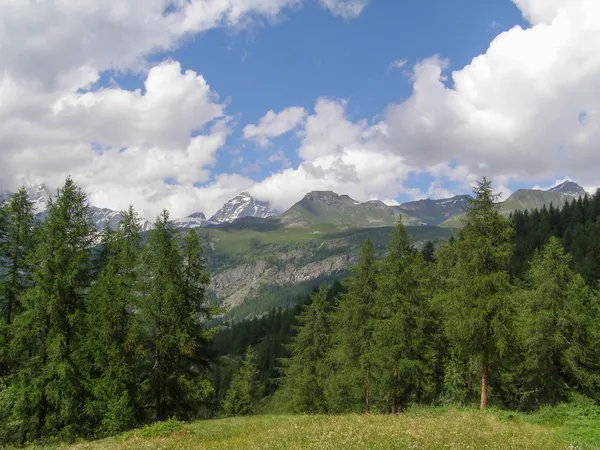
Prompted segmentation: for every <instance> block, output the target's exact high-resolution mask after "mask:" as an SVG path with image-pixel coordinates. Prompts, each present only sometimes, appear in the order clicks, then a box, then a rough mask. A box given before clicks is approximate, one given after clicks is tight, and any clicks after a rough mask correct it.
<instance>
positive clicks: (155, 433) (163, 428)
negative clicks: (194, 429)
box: [127, 419, 185, 439]
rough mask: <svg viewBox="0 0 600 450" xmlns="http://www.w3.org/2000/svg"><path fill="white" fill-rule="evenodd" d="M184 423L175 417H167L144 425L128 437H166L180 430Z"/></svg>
mask: <svg viewBox="0 0 600 450" xmlns="http://www.w3.org/2000/svg"><path fill="white" fill-rule="evenodd" d="M184 425H185V423H184V422H181V421H180V420H177V419H168V420H163V421H160V422H155V423H153V424H150V425H146V426H144V427H142V428H140V429H139V430H136V431H134V432H131V433H129V434H128V436H127V437H128V438H138V439H155V438H167V437H170V436H172V435H173V434H175V433H178V432H180V431H181V430H182V429H183V427H184Z"/></svg>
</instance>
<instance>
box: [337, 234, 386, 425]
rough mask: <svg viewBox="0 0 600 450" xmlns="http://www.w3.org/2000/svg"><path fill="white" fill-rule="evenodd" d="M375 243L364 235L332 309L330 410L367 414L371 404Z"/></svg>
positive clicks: (376, 267) (376, 272) (373, 365)
mask: <svg viewBox="0 0 600 450" xmlns="http://www.w3.org/2000/svg"><path fill="white" fill-rule="evenodd" d="M376 256H377V250H376V248H375V244H374V243H373V241H372V240H371V239H370V238H367V239H366V240H365V242H364V243H363V244H362V245H361V247H360V251H359V255H358V261H357V263H356V264H355V265H354V266H353V267H352V268H351V275H350V276H349V277H348V278H347V279H346V280H345V282H344V286H345V288H346V289H347V292H346V293H345V294H342V295H341V296H340V298H339V300H338V303H337V305H336V307H335V309H334V311H333V312H332V319H331V320H332V330H333V332H332V339H333V348H332V349H331V351H330V352H329V353H328V359H329V361H330V363H331V364H332V367H333V371H334V373H333V374H332V375H331V376H330V377H329V380H328V384H329V385H328V389H327V392H328V394H327V396H328V404H329V405H330V409H332V410H334V411H337V410H341V411H344V410H352V409H354V410H357V409H362V410H363V411H364V412H366V413H368V412H369V411H370V408H371V403H372V389H373V377H374V368H375V363H374V361H373V352H372V351H373V346H374V336H373V323H372V320H371V319H372V317H373V307H374V304H375V298H376V295H377V278H378V275H377V274H378V261H377V258H376Z"/></svg>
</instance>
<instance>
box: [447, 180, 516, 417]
mask: <svg viewBox="0 0 600 450" xmlns="http://www.w3.org/2000/svg"><path fill="white" fill-rule="evenodd" d="M474 194H475V198H474V199H473V200H471V201H470V204H469V206H468V209H467V211H466V218H465V226H464V228H463V229H462V230H461V231H460V233H459V236H458V239H456V241H455V242H453V243H452V244H451V245H449V246H448V248H447V249H446V250H448V251H445V252H443V254H444V256H445V257H446V258H449V259H451V260H452V261H451V262H450V263H448V264H446V266H447V271H446V272H445V273H444V275H443V276H444V285H443V287H442V290H441V294H440V296H441V299H440V300H441V302H440V304H442V305H443V307H444V314H445V315H446V324H445V329H446V332H447V334H448V336H449V338H450V339H451V340H452V341H453V342H454V344H455V345H456V346H458V347H462V350H463V353H465V354H468V355H470V356H471V357H473V358H476V359H478V360H479V361H481V366H480V368H481V402H480V405H481V408H482V409H483V408H485V407H486V405H487V400H488V383H489V368H490V361H492V360H494V359H496V358H498V357H499V356H501V355H502V354H503V352H504V351H505V349H506V348H507V345H508V343H509V341H510V339H511V334H512V332H513V324H512V321H513V319H514V305H513V302H512V296H511V283H510V277H509V274H508V265H509V260H510V257H511V253H512V245H511V243H510V239H511V236H512V228H511V226H510V224H509V222H508V221H507V220H505V219H504V218H503V217H502V216H501V215H500V213H499V212H498V208H497V205H496V204H495V200H496V199H497V196H496V195H494V194H493V192H492V184H491V182H490V181H488V180H487V179H486V178H483V179H482V180H481V181H478V182H477V186H476V187H475V189H474Z"/></svg>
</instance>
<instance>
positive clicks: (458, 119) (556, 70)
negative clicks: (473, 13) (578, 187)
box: [386, 0, 600, 183]
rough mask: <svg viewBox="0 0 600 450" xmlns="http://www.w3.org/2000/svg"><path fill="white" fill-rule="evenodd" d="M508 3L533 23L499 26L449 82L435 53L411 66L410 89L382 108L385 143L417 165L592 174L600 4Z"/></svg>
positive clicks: (494, 172) (499, 173)
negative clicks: (387, 139)
mask: <svg viewBox="0 0 600 450" xmlns="http://www.w3.org/2000/svg"><path fill="white" fill-rule="evenodd" d="M516 3H517V5H518V6H520V7H521V8H523V12H524V14H526V15H527V17H530V20H531V21H532V22H533V23H535V25H534V26H533V27H532V28H529V29H526V30H523V29H521V28H520V27H514V28H513V29H511V30H509V31H507V32H504V33H501V34H500V35H499V36H497V37H496V38H495V39H494V40H493V42H492V43H491V44H490V46H489V48H488V50H487V52H486V53H485V54H483V55H480V56H478V57H476V58H474V59H473V61H472V62H471V63H470V64H469V65H467V66H466V67H464V68H463V69H461V70H457V71H454V72H453V73H452V74H451V81H452V83H451V84H450V83H448V80H446V79H445V76H444V75H443V73H444V70H445V68H446V67H447V63H446V62H445V61H444V60H441V59H440V58H435V57H434V58H431V59H427V60H424V61H422V62H420V63H419V64H417V65H416V66H415V68H414V80H415V81H414V86H413V94H412V96H411V97H410V98H409V99H408V100H406V101H405V102H403V103H400V104H397V105H392V106H391V107H390V108H389V109H388V111H387V114H386V123H387V125H388V127H389V136H390V146H392V147H393V148H395V149H397V151H398V152H399V153H400V154H402V156H404V157H405V158H407V162H409V163H410V164H411V165H412V166H414V167H415V168H420V169H421V170H427V168H428V167H431V166H432V165H435V164H439V163H446V162H448V161H455V162H458V163H460V164H462V165H465V166H466V167H467V168H468V171H469V172H470V173H473V174H475V175H482V174H485V173H487V174H489V175H491V176H493V177H495V178H498V177H504V178H505V179H507V180H508V179H522V180H532V181H533V180H536V179H540V178H544V179H547V178H551V177H553V176H555V175H556V174H559V173H565V172H566V173H569V174H571V175H572V176H573V177H574V178H576V179H577V180H578V181H579V182H581V183H591V182H593V180H595V179H596V178H597V173H598V168H599V167H598V165H597V164H596V163H595V161H597V158H596V157H595V154H596V152H597V149H598V146H599V145H600V76H599V75H600V54H599V53H598V52H597V50H596V49H597V46H598V44H599V43H600V3H599V2H597V1H595V0H577V1H575V0H572V1H567V0H563V1H551V2H546V1H545V0H539V1H535V0H527V1H525V0H522V1H516ZM557 6H560V8H557ZM549 21H551V23H550V24H548V22H549ZM582 112H584V113H585V116H586V121H585V123H584V125H582V123H580V120H579V119H580V117H581V113H582Z"/></svg>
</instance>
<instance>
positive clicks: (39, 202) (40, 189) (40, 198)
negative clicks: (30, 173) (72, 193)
mask: <svg viewBox="0 0 600 450" xmlns="http://www.w3.org/2000/svg"><path fill="white" fill-rule="evenodd" d="M11 195H12V194H11ZM27 195H28V196H29V199H30V200H31V201H32V202H33V208H34V211H35V213H36V214H42V213H43V212H44V211H46V207H47V204H48V200H50V197H51V194H50V191H49V190H48V188H46V186H45V185H43V184H34V185H31V186H29V187H28V188H27Z"/></svg>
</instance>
